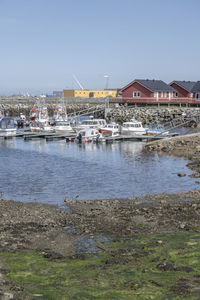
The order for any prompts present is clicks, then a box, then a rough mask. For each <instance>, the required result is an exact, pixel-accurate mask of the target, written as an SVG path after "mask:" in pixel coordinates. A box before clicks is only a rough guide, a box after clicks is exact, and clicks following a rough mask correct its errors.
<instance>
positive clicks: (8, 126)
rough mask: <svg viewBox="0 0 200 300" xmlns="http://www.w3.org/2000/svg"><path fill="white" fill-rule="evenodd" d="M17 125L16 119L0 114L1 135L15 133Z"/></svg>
mask: <svg viewBox="0 0 200 300" xmlns="http://www.w3.org/2000/svg"><path fill="white" fill-rule="evenodd" d="M16 131H17V129H16V127H15V123H14V119H13V118H10V117H5V116H3V115H1V116H0V135H15V134H16Z"/></svg>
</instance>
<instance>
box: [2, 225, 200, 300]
mask: <svg viewBox="0 0 200 300" xmlns="http://www.w3.org/2000/svg"><path fill="white" fill-rule="evenodd" d="M103 246H104V248H105V251H103V252H101V253H98V254H88V253H87V254H82V255H77V256H74V257H71V258H66V259H57V260H51V259H47V258H45V257H44V256H43V255H42V254H39V253H36V252H31V251H24V252H20V253H1V254H0V257H1V259H2V258H3V259H4V263H5V264H6V266H7V268H8V270H9V272H8V274H7V277H8V278H10V279H11V280H12V282H13V283H14V284H17V285H20V286H23V287H24V291H25V292H26V293H27V294H29V295H32V298H33V299H87V300H89V299H92V300H93V299H106V300H108V299H120V300H123V299H124V300H128V299H131V300H132V299H159V300H160V299H188V300H189V299H199V297H200V251H199V249H200V233H199V231H197V230H196V231H193V232H179V233H167V234H148V235H144V234H143V235H137V236H134V237H125V238H123V239H121V238H119V239H116V240H114V241H113V242H112V243H109V244H104V245H103Z"/></svg>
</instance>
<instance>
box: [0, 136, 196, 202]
mask: <svg viewBox="0 0 200 300" xmlns="http://www.w3.org/2000/svg"><path fill="white" fill-rule="evenodd" d="M144 146H145V143H142V142H120V143H113V144H108V145H107V144H98V145H97V144H92V143H89V144H77V143H66V142H65V140H62V141H52V142H46V141H45V140H32V141H27V142H25V141H24V140H23V139H22V138H13V139H9V140H4V139H1V140H0V166H1V168H0V177H1V180H0V192H2V193H3V197H4V199H8V200H17V201H24V202H34V201H37V202H43V203H49V204H56V205H58V206H60V207H61V206H63V205H64V198H65V197H66V198H68V199H70V200H73V199H80V200H84V199H92V200H95V199H108V198H133V197H136V196H142V195H145V194H156V193H163V192H167V193H174V192H181V191H188V190H191V189H195V188H198V185H197V184H196V183H195V179H194V178H191V177H189V175H190V174H191V173H192V172H191V170H189V169H188V168H187V167H186V164H187V161H186V160H184V159H181V158H176V157H172V156H165V155H160V154H157V153H153V152H148V151H147V150H146V149H145V148H144ZM177 173H185V174H186V176H184V177H179V176H177Z"/></svg>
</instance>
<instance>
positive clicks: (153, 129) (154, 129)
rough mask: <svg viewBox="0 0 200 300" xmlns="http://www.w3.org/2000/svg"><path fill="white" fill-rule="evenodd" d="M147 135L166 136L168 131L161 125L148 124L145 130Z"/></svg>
mask: <svg viewBox="0 0 200 300" xmlns="http://www.w3.org/2000/svg"><path fill="white" fill-rule="evenodd" d="M147 134H148V135H159V134H160V135H168V134H169V131H168V130H166V129H165V128H164V126H163V125H162V124H149V125H148V128H147Z"/></svg>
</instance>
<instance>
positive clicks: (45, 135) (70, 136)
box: [0, 131, 178, 143]
mask: <svg viewBox="0 0 200 300" xmlns="http://www.w3.org/2000/svg"><path fill="white" fill-rule="evenodd" d="M175 135H178V134H169V135H119V136H108V137H105V138H104V139H103V140H101V139H99V141H98V140H97V141H96V142H97V143H98V142H99V143H101V142H105V143H112V142H114V141H140V142H149V141H154V140H160V139H165V138H168V137H172V136H175ZM17 137H21V138H24V141H28V140H33V139H45V140H46V141H53V140H60V139H65V140H66V142H74V141H75V138H76V133H73V132H72V133H55V132H27V131H25V132H18V133H16V134H14V135H0V138H3V139H12V138H17Z"/></svg>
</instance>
